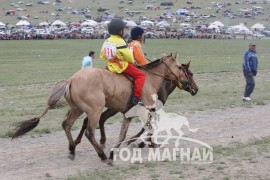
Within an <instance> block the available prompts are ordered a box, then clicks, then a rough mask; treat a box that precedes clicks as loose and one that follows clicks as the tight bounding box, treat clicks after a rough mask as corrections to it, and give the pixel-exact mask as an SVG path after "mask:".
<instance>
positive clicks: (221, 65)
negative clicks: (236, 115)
mask: <svg viewBox="0 0 270 180" xmlns="http://www.w3.org/2000/svg"><path fill="white" fill-rule="evenodd" d="M102 42H103V41H102V40H57V41H0V49H1V51H0V57H1V58H0V64H1V65H0V120H1V126H0V137H7V136H9V135H10V129H11V124H13V123H14V122H18V121H20V120H26V119H29V118H32V117H35V116H36V115H38V114H39V113H41V112H42V111H43V109H44V108H45V106H46V100H47V96H48V94H49V92H50V90H51V89H52V87H53V86H54V84H55V83H57V82H58V81H60V80H63V79H67V78H69V77H70V76H72V75H73V74H74V73H75V72H76V71H78V70H79V69H80V68H81V60H82V57H84V56H85V55H87V53H88V51H89V50H94V51H95V52H96V57H97V59H96V60H95V62H94V66H95V67H100V68H103V67H105V62H104V61H102V60H100V59H99V58H98V54H99V50H100V47H101V44H102ZM248 43H249V41H244V40H222V41H221V40H176V39H172V40H169V39H168V40H147V41H146V44H145V45H144V49H145V52H146V53H147V54H148V55H147V56H148V58H149V59H156V58H159V57H160V52H161V51H162V50H164V51H165V52H167V53H170V52H172V53H175V52H177V51H178V52H179V55H180V57H179V61H180V62H181V63H186V62H188V61H189V60H191V70H192V71H193V73H194V78H195V81H196V82H197V84H198V86H199V88H200V90H199V92H198V94H197V95H196V96H195V97H192V96H191V95H189V93H187V92H183V91H179V90H175V92H174V93H173V94H172V95H171V96H170V98H169V101H168V102H167V104H166V106H165V107H166V110H167V111H174V112H179V113H184V112H194V111H203V110H206V109H217V108H218V109H220V108H222V109H223V108H233V107H239V106H252V105H251V104H246V103H243V102H242V96H243V89H244V85H245V82H244V78H243V76H242V66H241V64H242V54H243V52H244V51H245V50H246V48H247V46H248ZM256 43H257V48H258V57H259V73H258V75H257V77H256V83H257V84H256V89H255V92H254V94H253V96H252V98H253V100H254V101H253V102H254V103H255V104H257V105H264V104H266V103H268V102H269V100H270V97H269V93H268V92H269V91H270V87H269V81H270V80H269V76H270V71H269V69H270V63H269V57H270V52H269V48H270V43H269V40H260V41H256ZM66 110H67V107H64V108H57V109H53V110H51V111H50V112H49V113H48V114H47V115H46V117H45V119H44V120H43V121H42V123H40V125H39V127H37V130H36V131H35V132H38V133H48V132H50V131H56V130H61V129H62V127H61V122H62V121H63V119H64V115H65V113H66ZM119 117H121V116H120V115H118V116H117V118H119ZM81 118H83V116H82V117H81ZM117 118H112V120H110V121H109V122H111V123H112V122H115V121H116V120H117ZM81 123H82V121H81V120H79V121H77V123H76V124H75V126H74V127H75V128H77V127H78V126H80V125H81Z"/></svg>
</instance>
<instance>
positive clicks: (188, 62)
mask: <svg viewBox="0 0 270 180" xmlns="http://www.w3.org/2000/svg"><path fill="white" fill-rule="evenodd" d="M189 65H190V61H188V63H187V69H188V68H189Z"/></svg>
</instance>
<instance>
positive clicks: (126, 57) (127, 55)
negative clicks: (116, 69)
mask: <svg viewBox="0 0 270 180" xmlns="http://www.w3.org/2000/svg"><path fill="white" fill-rule="evenodd" d="M116 58H117V59H119V60H121V61H127V62H129V63H131V64H134V58H133V54H132V52H131V50H130V49H129V48H123V49H118V50H117V52H116Z"/></svg>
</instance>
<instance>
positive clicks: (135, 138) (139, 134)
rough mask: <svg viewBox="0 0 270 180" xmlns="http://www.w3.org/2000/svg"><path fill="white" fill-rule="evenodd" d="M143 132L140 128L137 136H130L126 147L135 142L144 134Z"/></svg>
mask: <svg viewBox="0 0 270 180" xmlns="http://www.w3.org/2000/svg"><path fill="white" fill-rule="evenodd" d="M144 131H145V129H144V128H142V129H141V131H140V132H139V133H138V134H136V135H135V136H132V137H131V138H129V141H127V145H130V144H131V143H133V142H134V141H136V140H137V139H138V138H139V137H140V136H141V135H142V134H143V133H144Z"/></svg>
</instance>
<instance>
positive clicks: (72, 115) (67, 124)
mask: <svg viewBox="0 0 270 180" xmlns="http://www.w3.org/2000/svg"><path fill="white" fill-rule="evenodd" d="M82 113H83V112H82V111H81V110H80V109H74V108H73V109H70V111H69V113H68V115H67V118H66V119H65V121H63V123H62V126H63V128H64V130H65V133H66V136H67V138H68V141H69V152H70V154H71V155H72V156H71V157H70V158H72V159H73V158H74V155H75V147H76V145H75V143H74V141H73V138H72V135H71V127H72V125H73V123H74V122H75V120H76V119H77V118H78V117H79V116H80V115H81V114H82Z"/></svg>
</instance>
